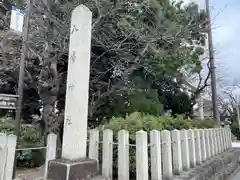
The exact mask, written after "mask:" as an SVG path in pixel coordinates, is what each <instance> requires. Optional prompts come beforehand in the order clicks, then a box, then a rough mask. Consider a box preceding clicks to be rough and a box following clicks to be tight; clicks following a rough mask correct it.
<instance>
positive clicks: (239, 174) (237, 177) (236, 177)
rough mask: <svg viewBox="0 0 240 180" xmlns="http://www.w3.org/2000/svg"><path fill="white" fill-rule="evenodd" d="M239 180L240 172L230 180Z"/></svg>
mask: <svg viewBox="0 0 240 180" xmlns="http://www.w3.org/2000/svg"><path fill="white" fill-rule="evenodd" d="M239 179H240V172H238V173H237V174H236V176H235V177H234V178H233V179H231V180H239Z"/></svg>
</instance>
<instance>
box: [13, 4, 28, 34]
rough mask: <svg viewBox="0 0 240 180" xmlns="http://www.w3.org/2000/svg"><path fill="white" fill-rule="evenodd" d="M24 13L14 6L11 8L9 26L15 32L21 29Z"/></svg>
mask: <svg viewBox="0 0 240 180" xmlns="http://www.w3.org/2000/svg"><path fill="white" fill-rule="evenodd" d="M24 15H25V12H24V11H22V10H20V9H17V8H15V7H13V8H12V13H11V24H10V28H11V29H12V30H14V31H17V32H22V31H23V23H24Z"/></svg>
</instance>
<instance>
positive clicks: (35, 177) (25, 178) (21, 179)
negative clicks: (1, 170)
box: [15, 166, 45, 180]
mask: <svg viewBox="0 0 240 180" xmlns="http://www.w3.org/2000/svg"><path fill="white" fill-rule="evenodd" d="M44 171H45V167H44V166H42V167H39V168H33V169H20V170H17V171H16V178H15V180H41V179H43V177H44Z"/></svg>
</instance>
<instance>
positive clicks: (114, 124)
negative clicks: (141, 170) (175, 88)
mask: <svg viewBox="0 0 240 180" xmlns="http://www.w3.org/2000/svg"><path fill="white" fill-rule="evenodd" d="M214 124H215V123H214V121H213V120H188V119H184V118H183V116H177V117H175V118H173V117H169V116H158V117H157V116H152V115H148V114H144V113H139V112H135V113H132V114H130V115H127V116H126V118H112V120H110V122H109V124H107V125H105V128H106V129H111V130H113V132H114V141H115V142H116V141H117V132H118V131H119V130H122V129H125V130H127V131H129V143H130V144H135V133H136V132H137V131H139V130H144V131H147V132H150V131H151V130H153V129H155V130H160V131H161V130H164V129H167V130H174V129H179V130H180V129H191V128H212V127H214ZM113 153H114V154H113V157H114V162H113V169H114V170H113V174H114V176H115V177H116V176H117V147H114V152H113ZM129 160H130V179H135V174H136V164H135V162H136V161H135V149H133V148H130V152H129Z"/></svg>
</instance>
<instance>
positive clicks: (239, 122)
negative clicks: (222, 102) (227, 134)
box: [236, 104, 240, 131]
mask: <svg viewBox="0 0 240 180" xmlns="http://www.w3.org/2000/svg"><path fill="white" fill-rule="evenodd" d="M236 111H237V123H238V128H239V131H240V114H239V106H238V104H237V105H236Z"/></svg>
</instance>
